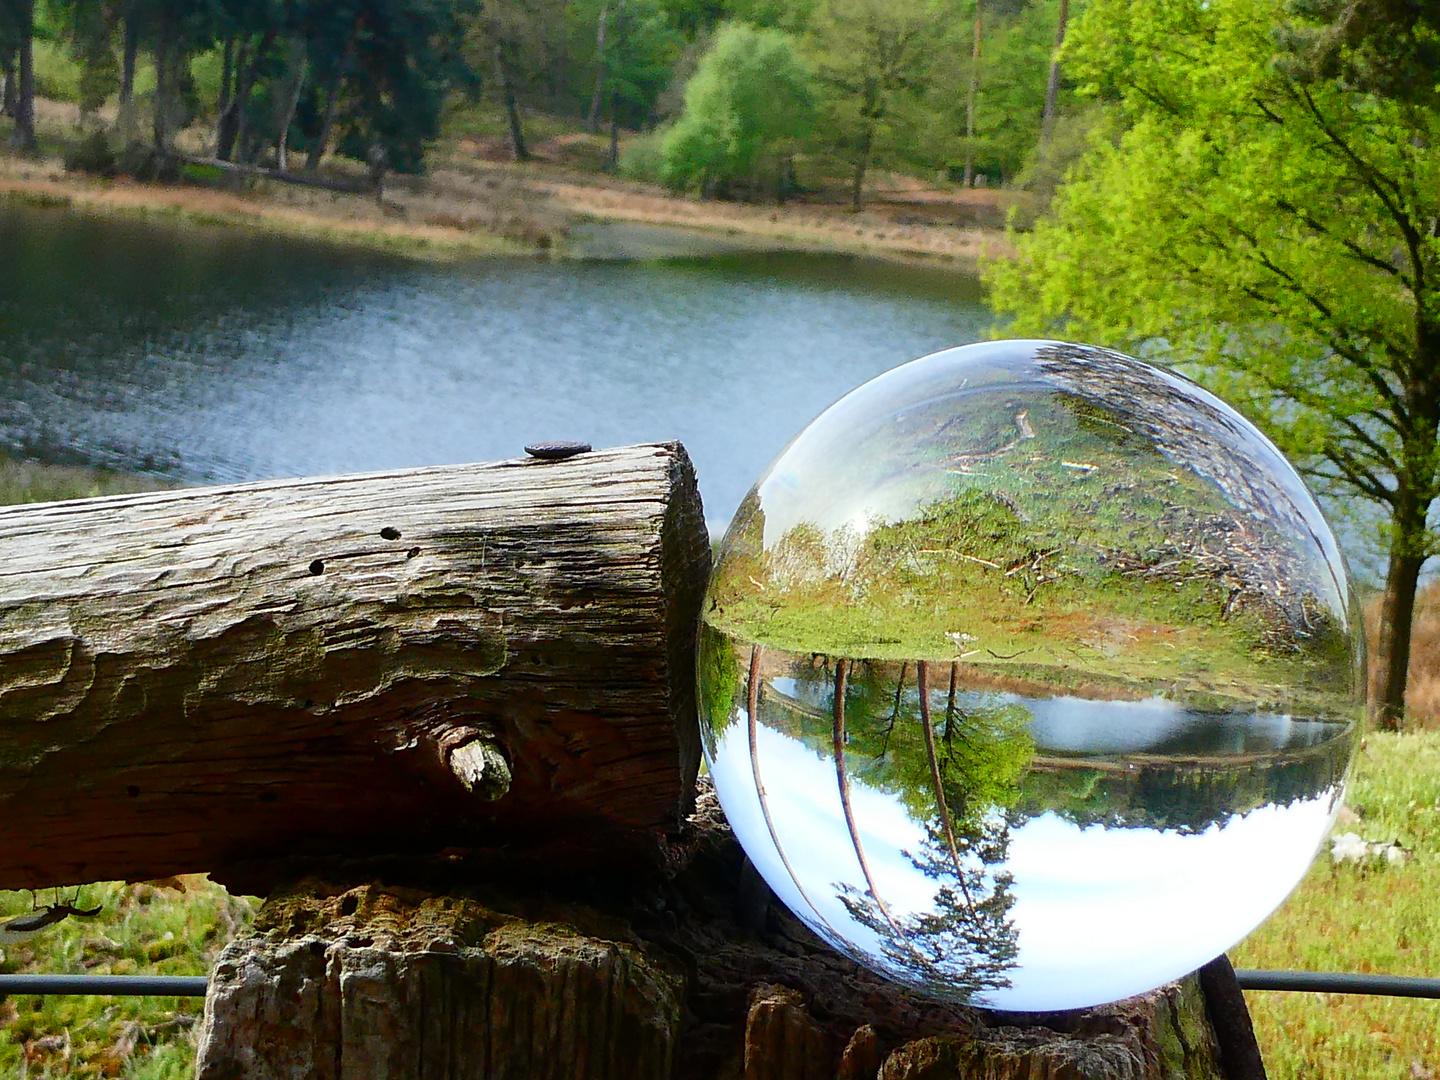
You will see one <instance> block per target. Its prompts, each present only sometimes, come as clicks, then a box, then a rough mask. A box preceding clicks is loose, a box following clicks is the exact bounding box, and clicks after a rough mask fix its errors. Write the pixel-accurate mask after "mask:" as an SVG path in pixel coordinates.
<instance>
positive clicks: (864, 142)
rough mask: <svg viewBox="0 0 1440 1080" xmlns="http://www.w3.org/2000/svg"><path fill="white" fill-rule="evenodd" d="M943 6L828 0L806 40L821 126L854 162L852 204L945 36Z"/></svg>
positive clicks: (919, 1)
mask: <svg viewBox="0 0 1440 1080" xmlns="http://www.w3.org/2000/svg"><path fill="white" fill-rule="evenodd" d="M942 15H943V9H942V8H941V7H939V6H938V5H935V4H932V3H930V2H928V0H826V2H825V3H824V4H823V5H822V6H821V7H820V9H819V10H818V11H817V12H816V14H815V17H814V19H813V20H812V22H811V26H810V31H809V35H808V36H807V39H806V44H807V47H808V50H809V52H810V54H811V55H812V56H813V57H814V60H815V66H816V71H817V73H818V76H819V82H820V85H821V86H822V87H823V88H824V96H823V109H822V115H823V117H824V120H823V123H822V126H821V130H820V132H819V134H820V138H821V139H822V141H824V142H826V143H828V144H829V145H830V146H831V147H832V148H833V149H834V150H836V151H837V152H838V153H840V155H841V156H843V157H844V158H846V159H847V160H848V161H849V163H850V206H851V208H852V209H854V210H859V209H860V205H861V200H862V197H863V195H864V188H865V174H866V172H867V171H868V170H869V168H870V165H871V163H872V162H873V161H874V159H875V156H876V153H877V151H878V150H880V149H881V148H882V147H881V144H882V143H884V142H885V141H886V140H887V138H888V137H889V136H890V135H891V134H892V133H893V132H894V130H895V129H896V128H897V126H903V125H900V124H898V123H897V121H899V120H900V118H901V116H902V115H903V113H904V112H905V111H907V110H906V107H907V106H909V107H911V108H913V107H914V105H915V104H916V102H917V101H918V98H919V94H920V92H921V91H922V90H923V89H924V87H925V85H926V80H927V73H928V68H929V66H930V63H931V62H932V60H933V58H934V56H935V52H936V49H937V48H938V46H939V44H940V41H941V37H940V33H939V31H940V29H941V27H942V25H943V22H942Z"/></svg>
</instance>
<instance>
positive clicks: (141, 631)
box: [0, 444, 709, 889]
mask: <svg viewBox="0 0 1440 1080" xmlns="http://www.w3.org/2000/svg"><path fill="white" fill-rule="evenodd" d="M0 545H3V548H4V550H5V553H6V554H5V558H4V561H3V564H0V814H3V817H4V820H5V822H6V826H7V827H6V828H5V829H4V830H3V831H0V888H11V889H13V888H33V887H37V886H48V885H60V884H66V883H77V882H86V881H95V880H102V879H108V878H130V879H145V878H152V877H159V876H165V875H169V874H174V873H182V872H190V871H201V870H211V871H214V870H217V869H221V868H224V867H226V866H229V865H236V864H239V865H253V864H256V863H263V862H264V860H267V859H280V858H286V857H301V858H303V857H305V856H307V855H311V854H315V855H333V854H362V855H382V854H385V853H388V852H402V853H407V854H408V853H415V852H423V851H435V850H439V849H441V848H444V847H446V846H457V845H458V846H467V847H481V848H485V847H494V848H504V849H505V850H507V851H508V852H510V853H512V854H517V853H524V852H533V854H534V857H535V859H536V860H537V861H539V862H550V863H560V862H563V863H566V864H574V861H575V860H578V861H579V863H583V862H585V861H587V860H589V861H594V860H595V859H598V858H599V857H600V852H601V851H602V850H604V854H605V857H606V858H607V859H610V858H616V859H621V860H623V859H625V858H626V857H627V856H633V857H636V858H642V857H644V855H645V853H646V851H647V850H649V849H652V848H653V845H654V843H655V840H654V837H655V835H656V834H657V833H659V832H663V831H666V830H670V829H673V828H674V827H676V825H677V824H678V822H679V820H680V819H681V817H682V816H683V814H684V813H685V812H687V811H688V809H689V802H690V797H691V792H692V791H693V783H694V776H695V770H696V768H697V763H698V742H697V736H696V734H695V732H696V726H695V720H694V697H693V695H694V688H693V674H692V673H693V669H694V660H693V655H694V634H695V627H696V621H697V617H698V611H699V603H700V595H701V591H702V590H703V588H704V582H705V577H706V574H707V573H708V568H709V544H708V539H707V536H706V532H705V527H704V519H703V515H702V512H701V506H700V499H699V495H698V492H697V489H696V487H695V479H694V473H693V470H692V468H691V465H690V462H689V459H688V457H687V456H686V454H685V451H684V449H683V447H681V446H679V444H664V445H651V446H638V447H628V448H623V449H618V450H609V451H600V452H596V453H589V454H583V455H580V456H578V457H575V458H571V459H569V460H566V461H562V462H541V461H534V460H517V461H508V462H497V463H493V464H487V465H468V466H455V467H443V468H430V469H417V470H407V471H400V472H387V473H374V474H366V475H360V476H342V477H329V478H319V479H305V480H292V481H277V482H263V483H258V484H246V485H241V486H236V487H225V488H205V489H190V490H183V491H173V492H162V493H152V494H145V495H127V496H115V497H110V498H102V499H87V500H80V501H76V502H69V503H52V504H45V505H40V506H23V507H11V508H5V509H0ZM250 883H251V884H252V885H253V884H254V883H255V882H254V876H253V875H252V878H251V882H250Z"/></svg>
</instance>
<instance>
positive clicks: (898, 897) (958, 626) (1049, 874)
mask: <svg viewBox="0 0 1440 1080" xmlns="http://www.w3.org/2000/svg"><path fill="white" fill-rule="evenodd" d="M1359 625H1360V623H1359V619H1358V616H1357V612H1356V607H1355V596H1354V592H1353V589H1352V586H1351V584H1350V581H1349V576H1348V572H1347V570H1346V567H1345V564H1344V561H1343V559H1342V558H1341V556H1340V554H1339V550H1338V548H1337V547H1336V545H1335V541H1334V537H1333V535H1332V534H1331V533H1330V530H1329V528H1328V526H1327V525H1326V523H1325V521H1324V518H1323V517H1322V515H1321V514H1320V512H1319V509H1318V507H1317V506H1316V504H1315V502H1314V500H1313V498H1312V497H1311V496H1310V494H1309V493H1308V492H1307V491H1306V489H1305V487H1304V485H1303V483H1302V482H1301V481H1300V479H1299V478H1298V476H1296V474H1295V473H1294V470H1293V469H1292V468H1291V467H1290V466H1289V465H1288V463H1286V462H1285V460H1284V458H1283V457H1282V456H1281V455H1280V454H1279V452H1278V451H1276V450H1275V448H1274V447H1273V445H1271V444H1270V443H1269V442H1268V440H1266V439H1265V438H1264V436H1263V435H1261V434H1260V433H1259V432H1258V431H1257V430H1256V429H1255V428H1254V427H1253V426H1252V425H1250V424H1249V423H1248V422H1246V421H1245V420H1243V419H1242V418H1241V417H1240V416H1239V415H1238V414H1236V413H1235V412H1234V411H1233V410H1231V409H1229V407H1228V406H1225V405H1224V404H1223V403H1222V402H1220V401H1218V399H1215V398H1214V397H1212V396H1211V395H1209V394H1207V393H1205V392H1204V391H1203V390H1201V389H1200V388H1199V387H1197V386H1195V385H1194V384H1193V383H1189V382H1187V381H1186V380H1184V379H1181V378H1178V377H1176V376H1174V375H1171V374H1169V373H1166V372H1162V371H1159V370H1157V369H1155V368H1152V367H1149V366H1147V365H1144V364H1141V363H1140V362H1138V361H1135V360H1133V359H1130V358H1128V357H1124V356H1121V355H1120V354H1117V353H1112V352H1108V351H1105V350H1100V349H1093V348H1089V347H1085V346H1074V345H1067V344H1063V343H1057V342H1024V341H1012V342H997V343H993V344H987V345H977V346H967V347H965V348H961V349H955V350H950V351H949V352H945V353H939V354H936V355H934V356H931V357H927V358H925V359H923V360H920V361H916V362H915V363H913V364H909V365H905V366H904V367H901V368H898V369H895V370H894V371H891V372H888V373H886V374H885V375H882V376H880V377H879V378H877V379H875V380H873V381H872V382H870V383H868V384H866V385H865V386H863V387H861V388H860V389H859V390H856V391H854V392H852V393H851V394H850V395H847V396H846V397H845V398H843V399H842V400H841V401H840V402H838V403H837V404H836V405H834V406H832V407H831V408H830V409H829V410H827V411H826V412H825V413H824V414H822V415H821V417H820V418H819V419H817V420H816V421H815V422H814V423H813V424H811V425H810V426H809V427H808V428H807V429H806V430H805V431H803V432H802V433H801V434H800V435H798V436H797V437H796V438H795V440H794V441H792V443H791V444H790V445H789V446H788V447H787V448H786V450H785V451H784V452H783V453H782V454H781V455H780V457H779V458H778V459H777V460H776V462H775V463H774V464H773V465H772V466H771V467H770V469H769V470H767V472H766V473H765V474H764V475H762V477H761V478H760V480H759V481H758V483H757V484H756V485H755V487H754V488H753V489H752V490H751V492H750V494H749V495H748V496H747V497H746V500H745V501H744V503H742V505H741V508H740V510H739V512H737V514H736V516H735V519H734V521H733V522H732V523H731V526H730V529H729V531H728V532H727V533H726V536H725V539H724V540H723V541H722V543H721V547H720V550H719V553H718V557H717V563H716V568H715V571H714V574H713V575H712V579H711V584H710V589H709V593H708V596H707V600H706V606H705V611H704V618H703V626H702V634H701V647H700V658H699V692H700V702H701V712H702V724H701V733H702V739H703V743H704V747H705V753H706V758H707V762H708V764H709V767H710V770H711V773H712V776H713V777H714V781H715V785H716V789H717V792H718V794H719V796H720V800H721V803H722V806H723V807H724V809H725V812H726V815H727V817H728V818H729V820H730V822H731V824H732V826H733V827H734V829H735V831H736V834H737V835H738V837H739V838H740V840H741V842H742V843H743V844H744V846H745V849H746V851H747V853H748V855H749V857H750V859H751V860H752V861H753V862H754V864H755V866H756V868H757V869H758V870H759V872H760V873H761V874H762V875H763V876H764V877H765V879H766V881H767V882H769V884H770V885H771V887H772V889H773V890H774V891H775V893H776V894H777V896H778V897H779V898H780V899H781V900H782V901H783V902H784V903H785V904H786V905H787V906H788V907H789V908H790V909H791V910H792V911H793V912H794V913H795V914H796V916H797V917H799V918H800V919H801V920H802V921H803V922H804V923H805V924H806V925H807V926H809V927H810V928H811V929H812V930H813V931H814V932H815V933H816V934H817V935H819V936H820V937H821V938H822V939H824V940H826V941H827V942H829V943H830V944H831V945H832V946H834V947H835V948H836V949H838V950H839V951H841V952H843V953H846V954H847V955H849V956H851V957H852V958H854V959H855V960H857V961H858V962H860V963H862V964H864V965H866V966H868V967H870V968H872V969H873V970H876V971H878V972H880V973H882V974H884V975H886V976H888V977H890V978H892V979H895V980H896V981H898V982H901V983H904V984H906V985H908V986H911V987H913V988H915V989H917V990H920V991H922V992H924V993H926V994H928V995H931V996H935V997H939V998H944V999H948V1000H953V1001H962V1002H969V1003H974V1004H981V1005H986V1006H989V1007H993V1008H1001V1009H1010V1010H1024V1011H1030V1010H1051V1009H1067V1008H1078V1007H1083V1006H1087V1005H1093V1004H1097V1003H1100V1002H1104V1001H1109V1000H1114V999H1117V998H1121V997H1126V996H1129V995H1132V994H1135V993H1140V992H1142V991H1145V990H1148V989H1150V988H1152V987H1154V986H1157V985H1159V984H1161V983H1163V982H1166V981H1168V980H1170V979H1173V978H1178V977H1179V976H1181V975H1184V974H1185V973H1186V972H1189V971H1192V970H1194V969H1195V968H1197V967H1199V966H1200V965H1202V964H1204V963H1205V962H1207V961H1209V960H1210V959H1212V958H1214V957H1215V956H1216V955H1218V954H1220V953H1221V952H1223V951H1225V950H1226V949H1227V948H1229V947H1230V946H1232V945H1233V944H1235V942H1237V941H1238V940H1240V939H1241V938H1242V937H1244V936H1245V935H1246V934H1247V933H1249V932H1250V930H1252V929H1253V928H1254V927H1255V926H1257V925H1258V924H1259V923H1260V922H1261V921H1263V919H1264V918H1265V916H1266V915H1268V914H1269V913H1270V912H1271V911H1272V910H1274V908H1275V907H1276V906H1278V905H1279V904H1280V902H1281V901H1282V900H1283V899H1284V897H1285V896H1286V895H1287V894H1288V893H1289V891H1290V890H1291V889H1292V888H1294V886H1295V885H1296V884H1297V883H1298V882H1299V880H1300V879H1301V877H1302V876H1303V875H1304V873H1305V870H1306V868H1307V867H1308V865H1309V863H1310V860H1311V858H1312V857H1313V855H1314V853H1315V850H1316V848H1317V847H1318V845H1319V843H1320V842H1321V840H1322V838H1323V837H1324V836H1325V834H1326V832H1327V830H1328V829H1329V827H1330V825H1331V823H1332V822H1333V818H1334V815H1335V813H1336V812H1337V811H1338V809H1339V806H1340V801H1341V798H1342V796H1343V792H1344V785H1345V779H1346V775H1347V773H1348V770H1349V767H1350V764H1351V762H1352V760H1353V757H1354V752H1355V738H1354V731H1355V723H1356V720H1357V719H1358V711H1357V710H1358V703H1359V700H1360V695H1359V685H1360V672H1361V660H1362V646H1361V642H1360V638H1359Z"/></svg>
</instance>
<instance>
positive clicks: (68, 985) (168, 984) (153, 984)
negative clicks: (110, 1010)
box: [0, 975, 210, 997]
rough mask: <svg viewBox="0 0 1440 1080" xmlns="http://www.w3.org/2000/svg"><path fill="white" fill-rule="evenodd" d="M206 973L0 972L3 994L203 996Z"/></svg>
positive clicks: (0, 986)
mask: <svg viewBox="0 0 1440 1080" xmlns="http://www.w3.org/2000/svg"><path fill="white" fill-rule="evenodd" d="M209 981H210V980H209V979H207V978H206V977H205V976H204V975H0V994H133V995H136V996H143V997H204V996H205V986H206V984H207V983H209Z"/></svg>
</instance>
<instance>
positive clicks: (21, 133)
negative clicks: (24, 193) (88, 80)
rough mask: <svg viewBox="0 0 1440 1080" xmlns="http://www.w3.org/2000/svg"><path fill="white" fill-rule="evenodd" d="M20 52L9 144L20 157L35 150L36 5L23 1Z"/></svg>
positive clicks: (32, 2) (16, 66)
mask: <svg viewBox="0 0 1440 1080" xmlns="http://www.w3.org/2000/svg"><path fill="white" fill-rule="evenodd" d="M18 14H19V20H18V23H19V31H20V49H19V58H18V60H17V62H16V64H15V68H16V71H15V74H16V76H17V81H18V82H19V86H18V87H17V89H16V93H15V110H14V114H13V115H14V117H15V131H14V133H13V134H12V135H11V136H10V145H11V147H12V148H13V149H15V150H17V151H19V152H20V153H22V154H28V153H31V152H33V151H34V150H35V147H36V142H35V2H34V0H22V3H21V4H20V10H19V13H18Z"/></svg>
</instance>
